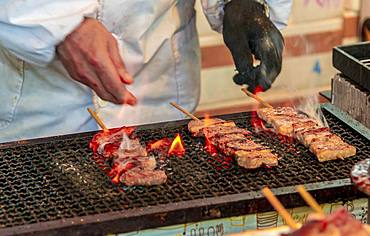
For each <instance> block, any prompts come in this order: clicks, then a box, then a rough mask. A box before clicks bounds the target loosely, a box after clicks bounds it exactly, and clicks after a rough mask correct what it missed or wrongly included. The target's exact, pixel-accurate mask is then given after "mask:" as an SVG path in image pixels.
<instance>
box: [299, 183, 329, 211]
mask: <svg viewBox="0 0 370 236" xmlns="http://www.w3.org/2000/svg"><path fill="white" fill-rule="evenodd" d="M296 189H297V191H298V192H299V194H300V195H301V197H302V198H303V199H304V200H305V202H306V203H307V204H308V205H309V206H310V207H311V208H312V209H313V210H314V211H315V212H316V213H318V214H320V215H324V214H325V213H324V211H323V210H322V208H321V207H320V205H319V204H318V203H317V202H316V200H315V199H314V198H313V197H312V195H311V194H310V193H309V192H307V190H306V189H305V187H304V186H303V185H299V186H297V188H296Z"/></svg>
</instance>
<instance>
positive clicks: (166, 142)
mask: <svg viewBox="0 0 370 236" xmlns="http://www.w3.org/2000/svg"><path fill="white" fill-rule="evenodd" d="M170 145H171V140H170V139H169V138H163V139H160V140H158V141H154V142H151V143H149V144H148V145H147V150H148V151H159V152H164V153H167V152H168V149H169V147H170Z"/></svg>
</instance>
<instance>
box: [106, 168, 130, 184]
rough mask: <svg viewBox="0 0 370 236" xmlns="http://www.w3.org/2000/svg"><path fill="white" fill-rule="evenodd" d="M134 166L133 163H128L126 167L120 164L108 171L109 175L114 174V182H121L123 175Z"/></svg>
mask: <svg viewBox="0 0 370 236" xmlns="http://www.w3.org/2000/svg"><path fill="white" fill-rule="evenodd" d="M134 167H135V165H134V164H132V163H128V164H127V165H126V166H125V167H124V168H121V167H120V166H114V167H113V168H112V170H111V171H110V172H109V173H108V176H110V177H112V176H113V175H114V177H113V178H112V182H113V183H114V184H119V182H120V178H121V176H122V175H123V174H124V173H125V172H127V171H129V170H130V169H132V168H134Z"/></svg>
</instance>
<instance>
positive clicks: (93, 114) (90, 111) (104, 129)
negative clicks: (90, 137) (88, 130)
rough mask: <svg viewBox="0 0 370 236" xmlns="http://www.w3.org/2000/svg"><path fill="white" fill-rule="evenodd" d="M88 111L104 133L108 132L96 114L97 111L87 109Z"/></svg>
mask: <svg viewBox="0 0 370 236" xmlns="http://www.w3.org/2000/svg"><path fill="white" fill-rule="evenodd" d="M87 111H88V112H89V113H90V115H91V116H92V117H93V118H94V120H95V121H96V123H98V125H99V126H100V128H102V129H103V131H104V132H106V131H108V129H107V127H106V126H105V124H104V123H103V121H102V120H101V119H100V118H99V116H98V114H96V112H95V111H93V110H92V109H91V108H90V107H88V108H87Z"/></svg>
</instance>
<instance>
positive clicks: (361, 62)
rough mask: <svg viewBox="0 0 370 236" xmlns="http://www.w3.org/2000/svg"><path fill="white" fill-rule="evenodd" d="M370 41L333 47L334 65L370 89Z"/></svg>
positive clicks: (351, 78)
mask: <svg viewBox="0 0 370 236" xmlns="http://www.w3.org/2000/svg"><path fill="white" fill-rule="evenodd" d="M369 63H370V42H364V43H357V44H352V45H348V46H339V47H335V48H334V49H333V66H334V67H335V68H336V69H338V70H339V71H340V72H342V73H343V74H344V75H345V76H346V77H348V78H349V79H350V80H352V81H354V82H356V83H357V84H358V85H360V86H361V87H363V88H364V89H367V90H368V91H370V64H369Z"/></svg>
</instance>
